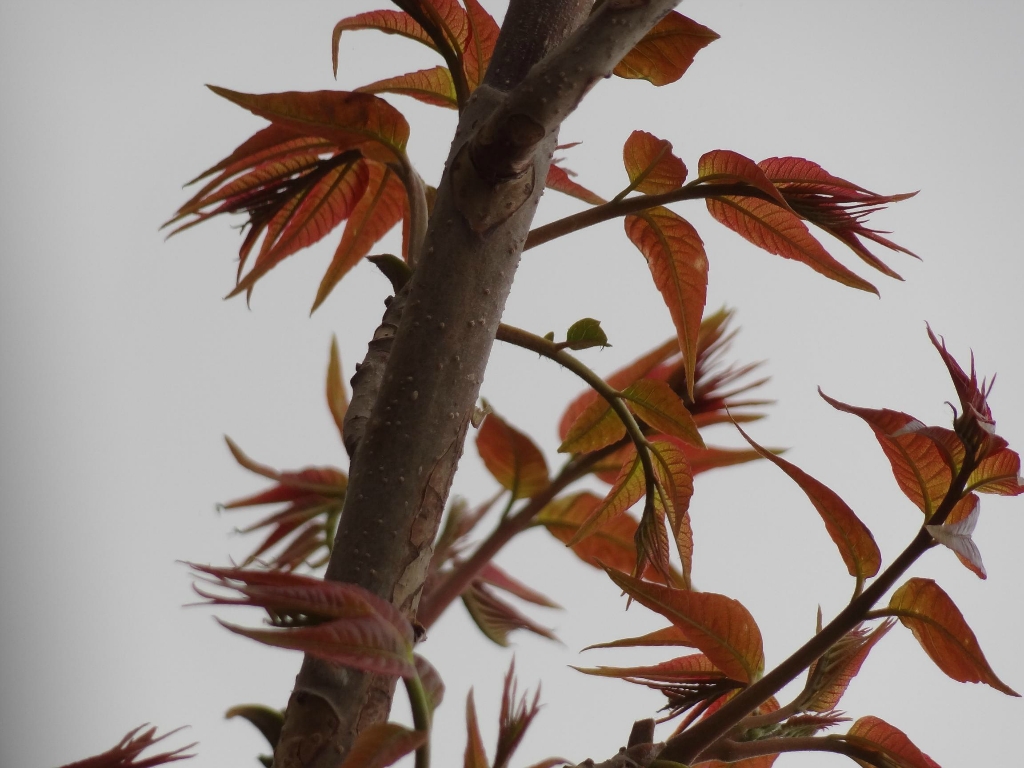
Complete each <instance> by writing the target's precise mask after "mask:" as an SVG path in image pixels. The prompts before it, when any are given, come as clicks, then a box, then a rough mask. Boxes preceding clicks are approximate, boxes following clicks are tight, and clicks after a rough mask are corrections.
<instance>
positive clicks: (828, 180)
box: [757, 157, 917, 280]
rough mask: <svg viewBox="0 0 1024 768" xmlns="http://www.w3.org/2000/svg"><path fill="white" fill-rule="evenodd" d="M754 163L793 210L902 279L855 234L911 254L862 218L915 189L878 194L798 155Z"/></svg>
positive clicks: (891, 275)
mask: <svg viewBox="0 0 1024 768" xmlns="http://www.w3.org/2000/svg"><path fill="white" fill-rule="evenodd" d="M757 165H758V167H759V168H760V169H761V170H763V171H764V173H765V175H766V176H767V177H768V178H769V179H770V180H771V182H772V184H774V185H775V187H776V188H777V189H778V190H779V192H781V193H782V196H783V197H784V198H786V202H787V203H789V206H790V207H791V208H792V209H793V211H794V212H796V213H797V214H798V215H800V216H802V217H803V218H805V219H807V220H808V221H810V222H813V223H814V224H815V225H817V226H819V227H821V228H822V229H824V230H825V231H826V232H829V233H830V234H832V235H833V236H835V237H836V238H838V239H839V240H841V241H842V242H844V243H845V244H846V245H848V246H849V247H850V249H851V250H852V251H853V252H854V253H856V254H857V255H858V256H860V257H861V259H863V260H864V261H865V262H867V263H868V264H870V265H871V266H872V267H874V268H875V269H877V270H879V271H880V272H882V273H883V274H886V275H888V276H889V277H894V278H896V279H897V280H901V279H902V278H901V277H900V276H899V275H898V274H896V273H895V272H894V271H892V270H891V269H890V268H889V267H887V266H886V265H885V264H884V263H883V262H882V261H881V260H880V259H879V258H878V257H877V256H875V255H874V254H873V253H871V251H869V250H868V249H867V247H866V246H865V245H864V244H863V243H862V242H861V241H860V239H859V238H862V237H863V238H865V239H867V240H872V241H874V242H876V243H878V244H879V245H883V246H885V247H886V248H889V249H891V250H894V251H901V252H902V253H906V254H908V255H910V256H914V254H913V253H911V252H910V251H908V250H907V249H906V248H904V247H902V246H899V245H896V243H894V242H892V241H891V240H889V239H887V238H885V237H883V236H882V233H880V232H879V231H878V230H875V229H870V228H869V227H867V226H866V225H865V219H866V218H867V216H869V215H870V214H872V213H874V212H875V211H878V210H881V209H882V208H884V207H885V206H886V205H887V204H889V203H895V202H899V201H900V200H906V199H907V198H910V197H913V196H914V195H916V194H917V193H916V192H911V193H909V194H901V195H878V194H875V193H874V192H869V191H868V190H866V189H864V187H861V186H858V185H857V184H853V183H851V182H849V181H847V180H846V179H841V178H839V177H838V176H833V175H832V174H830V173H829V172H828V171H826V170H825V169H824V168H822V167H821V166H820V165H818V164H817V163H814V162H811V161H810V160H805V159H804V158H802V157H770V158H768V159H767V160H762V161H761V162H760V163H758V164H757Z"/></svg>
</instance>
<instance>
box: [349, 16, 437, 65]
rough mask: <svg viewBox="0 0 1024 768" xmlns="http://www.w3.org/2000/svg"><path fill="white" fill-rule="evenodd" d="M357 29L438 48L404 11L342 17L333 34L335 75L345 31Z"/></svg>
mask: <svg viewBox="0 0 1024 768" xmlns="http://www.w3.org/2000/svg"><path fill="white" fill-rule="evenodd" d="M356 29H376V30H377V31H378V32H384V33H385V34H388V35H401V36H402V37H408V38H409V39H410V40H415V41H416V42H418V43H423V44H424V45H425V46H427V47H428V48H433V49H434V50H435V51H436V50H437V46H436V45H435V44H434V41H433V40H432V39H431V38H430V35H428V34H427V32H426V30H424V29H423V27H421V26H420V25H419V24H418V23H417V22H416V21H414V20H413V18H412V17H411V16H410V15H409V14H407V13H403V12H402V11H368V12H367V13H359V14H356V15H355V16H349V17H348V18H345V19H342V20H341V21H339V22H338V23H337V24H336V25H335V26H334V32H333V33H332V34H331V59H332V61H333V64H334V76H335V77H337V76H338V46H339V44H340V43H341V35H342V33H343V32H347V31H349V30H356Z"/></svg>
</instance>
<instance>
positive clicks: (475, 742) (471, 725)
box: [463, 688, 490, 768]
mask: <svg viewBox="0 0 1024 768" xmlns="http://www.w3.org/2000/svg"><path fill="white" fill-rule="evenodd" d="M466 732H467V738H466V753H465V760H464V762H463V766H464V768H490V764H489V763H488V762H487V753H486V752H485V751H484V740H483V739H482V738H481V737H480V726H479V725H478V724H477V719H476V705H475V704H474V703H473V689H472V688H470V689H469V695H468V696H466Z"/></svg>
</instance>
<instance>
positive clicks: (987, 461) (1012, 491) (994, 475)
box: [967, 448, 1024, 496]
mask: <svg viewBox="0 0 1024 768" xmlns="http://www.w3.org/2000/svg"><path fill="white" fill-rule="evenodd" d="M967 490H968V491H977V492H978V493H995V494H998V495H1000V496H1019V495H1020V494H1022V493H1024V478H1022V477H1021V474H1020V456H1018V455H1017V453H1016V452H1015V451H1011V450H1010V449H1009V448H1002V449H1001V450H998V451H996V452H995V453H992V454H989V455H988V456H986V457H985V458H984V459H982V461H981V464H979V465H978V468H977V469H976V470H974V471H973V472H972V473H971V476H970V477H969V478H968V480H967Z"/></svg>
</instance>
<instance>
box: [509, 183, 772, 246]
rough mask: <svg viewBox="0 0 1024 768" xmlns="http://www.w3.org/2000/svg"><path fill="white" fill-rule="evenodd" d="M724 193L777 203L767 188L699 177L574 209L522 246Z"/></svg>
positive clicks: (544, 227) (538, 243) (529, 237)
mask: <svg viewBox="0 0 1024 768" xmlns="http://www.w3.org/2000/svg"><path fill="white" fill-rule="evenodd" d="M723 195H740V196H743V197H756V198H759V199H761V200H767V201H769V202H772V203H778V200H776V199H775V198H773V197H772V196H771V195H769V194H768V193H766V192H762V191H761V190H760V189H757V188H756V187H753V186H751V185H750V184H747V183H746V182H737V183H734V184H706V183H703V182H702V181H701V180H700V179H696V180H695V181H692V182H690V183H689V184H687V185H686V186H684V187H681V188H680V189H676V190H673V191H672V192H663V193H661V194H660V195H639V196H637V197H626V198H622V199H618V198H616V199H615V200H612V201H611V202H609V203H605V204H604V205H597V206H594V207H593V208H588V209H587V210H584V211H580V212H579V213H574V214H572V215H571V216H566V217H565V218H562V219H558V220H556V221H552V222H551V223H550V224H545V225H543V226H541V227H537V228H536V229H533V230H531V231H530V234H529V235H527V237H526V245H524V246H523V250H524V251H526V250H529V249H530V248H534V247H536V246H538V245H543V244H544V243H547V242H550V241H551V240H554V239H555V238H558V237H562V236H563V235H568V234H571V233H573V232H578V231H579V230H581V229H585V228H587V227H591V226H593V225H594V224H600V223H601V222H602V221H608V220H609V219H615V218H618V217H619V216H629V215H630V214H634V213H639V212H641V211H646V210H647V209H648V208H656V207H658V206H660V205H666V204H668V203H678V202H681V201H683V200H703V199H706V198H709V197H721V196H723Z"/></svg>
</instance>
